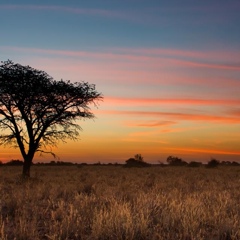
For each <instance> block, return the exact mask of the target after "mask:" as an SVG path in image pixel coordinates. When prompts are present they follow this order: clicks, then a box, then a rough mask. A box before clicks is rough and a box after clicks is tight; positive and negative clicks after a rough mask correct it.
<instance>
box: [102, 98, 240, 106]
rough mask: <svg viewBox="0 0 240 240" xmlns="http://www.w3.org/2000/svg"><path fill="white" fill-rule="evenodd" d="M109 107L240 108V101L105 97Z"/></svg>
mask: <svg viewBox="0 0 240 240" xmlns="http://www.w3.org/2000/svg"><path fill="white" fill-rule="evenodd" d="M104 102H105V103H106V104H109V105H123V106H124V105H126V106H129V105H134V106H136V105H151V106H152V105H160V104H170V105H207V106H209V105H211V106H223V105H229V106H240V99H170V98H169V99H167V98H116V97H107V96H106V97H105V101H104Z"/></svg>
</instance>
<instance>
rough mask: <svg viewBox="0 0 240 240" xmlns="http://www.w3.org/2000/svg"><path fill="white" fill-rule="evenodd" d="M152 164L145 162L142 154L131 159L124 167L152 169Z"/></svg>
mask: <svg viewBox="0 0 240 240" xmlns="http://www.w3.org/2000/svg"><path fill="white" fill-rule="evenodd" d="M150 166H151V164H149V163H146V162H144V161H143V157H142V156H141V154H136V155H135V156H134V158H129V159H128V160H127V161H126V164H125V165H124V167H150Z"/></svg>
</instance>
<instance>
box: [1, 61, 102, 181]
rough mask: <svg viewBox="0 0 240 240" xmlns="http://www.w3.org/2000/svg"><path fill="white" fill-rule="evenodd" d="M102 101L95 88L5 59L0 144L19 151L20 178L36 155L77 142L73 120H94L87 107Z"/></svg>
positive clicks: (2, 70) (76, 126) (74, 121)
mask: <svg viewBox="0 0 240 240" xmlns="http://www.w3.org/2000/svg"><path fill="white" fill-rule="evenodd" d="M101 99H102V95H101V93H98V92H97V91H96V90H95V85H93V84H89V83H87V82H76V83H71V82H70V81H64V80H61V81H56V80H54V79H53V78H52V77H50V76H49V75H48V74H47V73H46V72H44V71H40V70H37V69H34V68H32V67H30V66H22V65H20V64H15V63H13V62H12V61H10V60H8V61H5V62H2V64H1V65H0V129H1V130H3V131H4V133H5V134H1V135H0V144H4V145H5V144H10V145H12V146H13V147H17V148H19V149H20V152H21V154H22V157H23V159H24V164H23V176H24V177H30V167H31V163H32V160H33V158H34V155H35V153H36V152H42V153H51V154H53V155H54V153H52V151H51V150H50V151H49V150H48V149H49V147H51V146H55V145H56V144H57V143H58V142H59V141H65V140H66V139H72V140H76V139H77V137H78V135H79V130H81V127H80V126H79V125H78V124H77V122H76V120H79V119H85V118H87V119H88V118H93V117H94V115H93V113H92V112H91V111H90V110H91V109H90V107H89V105H90V104H94V105H95V106H96V104H97V102H98V100H101Z"/></svg>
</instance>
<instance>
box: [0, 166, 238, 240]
mask: <svg viewBox="0 0 240 240" xmlns="http://www.w3.org/2000/svg"><path fill="white" fill-rule="evenodd" d="M20 174H21V167H10V166H2V167H0V211H1V212H0V213H1V215H0V239H1V240H6V239H10V240H12V239H16V240H28V239H29V240H38V239H52V240H60V239H61V240H64V239H84V240H85V239H86V240H95V239H99V240H107V239H109V240H110V239H114V240H117V239H126V240H131V239H136V240H140V239H149V240H151V239H161V240H168V239H169V240H172V239H173V240H178V239H179V240H180V239H182V240H203V239H204V240H215V239H216V240H230V239H240V167H218V168H216V169H207V168H205V167H200V168H190V167H149V168H123V167H121V166H84V167H81V168H79V167H76V166H65V167H62V166H33V167H32V172H31V174H32V178H31V179H30V180H29V181H25V182H23V181H21V178H20Z"/></svg>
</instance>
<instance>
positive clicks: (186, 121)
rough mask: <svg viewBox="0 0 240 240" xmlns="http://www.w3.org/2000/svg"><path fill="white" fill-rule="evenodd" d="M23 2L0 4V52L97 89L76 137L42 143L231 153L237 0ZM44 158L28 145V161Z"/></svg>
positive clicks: (120, 158) (238, 94)
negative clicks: (90, 115)
mask: <svg viewBox="0 0 240 240" xmlns="http://www.w3.org/2000/svg"><path fill="white" fill-rule="evenodd" d="M24 1H25V0H24ZM146 2H147V1H146ZM163 2H164V1H163ZM27 3H28V1H26V4H18V3H16V4H13V5H9V4H5V5H4V4H0V15H1V16H2V17H4V14H7V16H9V19H10V20H9V21H10V22H11V21H13V22H12V24H11V23H10V22H9V24H11V28H10V27H5V26H2V29H3V30H2V31H4V32H5V34H6V36H7V37H6V40H4V39H3V40H2V39H1V42H0V58H1V59H0V60H2V61H4V60H7V59H11V60H13V61H14V62H17V63H20V64H22V65H30V66H31V67H34V68H37V69H40V70H44V71H46V72H47V73H48V74H49V75H50V76H52V77H53V78H54V79H56V80H60V79H64V80H70V81H72V82H76V81H86V82H89V83H93V84H95V85H96V89H97V91H99V92H101V93H102V94H103V96H104V99H103V101H100V102H99V103H98V107H95V106H91V108H92V110H93V112H94V114H95V116H96V118H95V119H94V120H87V121H79V124H80V126H81V127H82V129H83V131H82V132H81V133H80V138H79V141H76V142H73V141H67V142H66V143H62V142H61V141H60V142H59V144H58V147H54V148H52V149H48V150H53V151H54V152H55V153H56V155H57V156H58V157H59V159H55V160H60V161H72V162H88V163H96V162H99V161H100V162H102V163H109V162H111V163H115V162H118V163H124V162H125V161H126V160H127V159H128V158H130V157H133V156H134V155H135V154H138V153H139V154H142V156H143V157H144V159H145V160H146V161H147V162H151V163H159V162H166V159H167V157H168V156H170V155H173V156H177V157H180V158H182V159H183V160H185V161H188V162H190V161H202V162H207V161H209V160H210V159H211V158H216V159H218V160H220V161H240V58H239V56H240V45H239V38H240V35H239V31H236V29H238V28H239V24H238V25H236V22H237V21H236V19H239V11H238V12H235V10H236V8H237V7H236V6H238V7H240V5H238V4H237V3H236V4H235V5H236V6H235V5H234V4H233V5H231V4H230V3H229V4H226V5H225V3H221V4H223V6H220V5H221V4H220V3H218V4H216V3H214V1H213V2H212V3H211V4H210V2H208V1H199V3H198V4H197V5H194V6H193V5H191V3H189V4H188V5H184V4H183V5H184V6H183V8H181V11H180V10H179V7H180V6H179V4H178V8H174V6H173V5H171V4H170V5H168V4H169V3H168V1H166V2H165V3H164V4H163V6H162V5H161V4H160V3H159V2H158V1H156V2H155V1H154V4H156V6H155V5H154V6H155V7H153V6H152V7H150V6H145V5H147V4H146V3H145V1H144V2H143V1H141V4H140V3H139V4H138V6H134V8H130V5H129V9H128V7H126V6H125V5H122V4H120V3H119V7H118V8H116V7H114V6H113V5H112V6H111V7H110V5H111V4H110V3H108V4H110V5H108V4H107V3H106V6H102V7H101V6H100V5H98V7H95V8H93V7H92V6H90V5H89V6H88V4H89V3H87V2H86V3H82V4H83V5H84V4H85V5H86V6H84V7H82V6H80V5H78V6H74V4H72V5H71V4H69V5H68V4H67V3H66V4H65V3H64V4H63V3H61V1H60V2H56V3H55V4H52V5H51V4H49V5H47V4H46V5H45V4H42V5H37V4H31V5H29V4H27ZM129 4H130V3H129ZM160 5H161V6H160ZM198 5H199V6H198ZM133 9H134V11H133ZM164 9H165V10H164ZM213 9H214V11H213ZM178 11H179V12H178ZM225 11H226V12H225ZM223 12H224V13H225V15H224V16H225V18H223V17H222V15H223ZM165 13H166V15H165ZM176 13H178V14H176ZM33 15H34V18H33ZM35 15H36V18H35ZM176 15H177V16H178V19H176ZM192 15H194V16H195V17H194V18H192V17H191V16H192ZM11 16H12V18H13V20H11V19H12V18H11ZM15 16H16V19H18V21H14V19H15V18H14V17H15ZM27 16H28V17H27ZM143 16H144V19H143ZM226 16H228V17H226ZM29 19H31V21H30V20H29ZM36 19H38V20H39V21H37V20H36ZM45 19H46V20H45ZM47 19H48V21H47ZM63 19H64V20H63ZM239 20H240V19H239ZM0 22H1V21H0ZM18 22H19V23H18ZM20 23H21V24H20ZM9 26H10V25H9ZM21 26H25V28H24V29H23V28H22V27H21ZM220 26H221V27H220ZM10 29H12V30H11V31H10ZM14 29H15V30H14ZM18 29H20V30H18ZM234 29H235V30H234ZM29 33H31V34H29ZM42 33H43V34H42ZM0 150H1V154H0V161H3V162H4V161H8V160H11V159H22V157H21V155H20V153H19V150H18V149H14V148H9V147H3V146H0ZM51 160H54V159H53V158H52V156H51V155H43V156H40V155H39V154H38V153H36V156H35V159H34V162H46V161H51Z"/></svg>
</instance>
